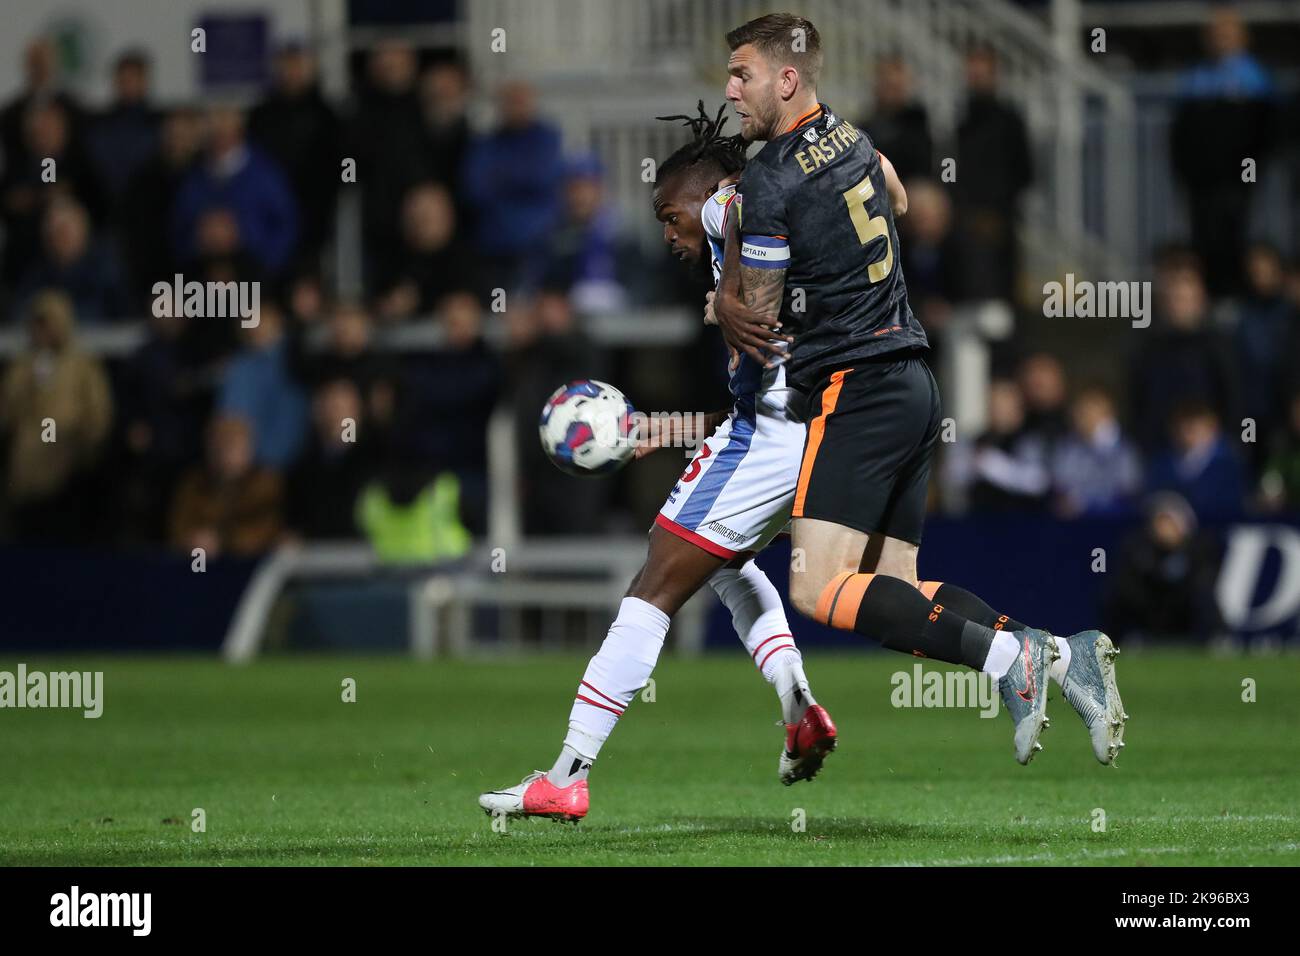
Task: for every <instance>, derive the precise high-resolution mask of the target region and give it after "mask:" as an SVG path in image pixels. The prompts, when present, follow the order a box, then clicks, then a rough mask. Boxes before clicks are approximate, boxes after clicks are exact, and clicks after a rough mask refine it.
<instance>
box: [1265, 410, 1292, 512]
mask: <svg viewBox="0 0 1300 956" xmlns="http://www.w3.org/2000/svg"><path fill="white" fill-rule="evenodd" d="M1259 501H1260V504H1261V506H1262V507H1264V508H1265V509H1266V510H1268V511H1287V512H1293V513H1295V512H1300V390H1298V391H1296V392H1294V393H1293V394H1292V395H1291V398H1290V400H1289V401H1288V402H1287V403H1286V427H1285V428H1283V429H1281V431H1280V433H1279V434H1278V436H1277V437H1276V438H1275V439H1274V441H1273V442H1272V447H1271V448H1270V452H1269V456H1268V460H1267V461H1266V462H1265V464H1264V473H1263V477H1262V478H1261V479H1260V483H1259Z"/></svg>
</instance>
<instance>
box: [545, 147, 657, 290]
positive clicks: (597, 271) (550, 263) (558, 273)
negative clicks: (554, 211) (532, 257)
mask: <svg viewBox="0 0 1300 956" xmlns="http://www.w3.org/2000/svg"><path fill="white" fill-rule="evenodd" d="M603 176H604V171H603V170H602V168H601V166H600V162H599V160H598V159H597V158H596V157H595V156H591V155H587V156H580V157H577V158H576V159H574V160H572V161H571V162H570V163H569V164H568V169H567V171H566V174H565V182H564V211H563V215H562V217H561V220H560V222H559V223H558V224H557V226H556V228H555V229H554V230H553V231H552V233H551V236H550V240H549V241H548V243H547V247H546V252H545V255H544V257H543V258H542V260H541V261H540V263H539V265H538V267H537V269H536V271H535V273H534V274H533V275H532V276H530V279H531V280H533V281H534V282H536V283H538V284H542V285H546V286H548V287H551V288H562V289H567V290H568V291H569V295H570V297H572V299H573V307H574V308H575V309H576V310H577V311H578V312H586V313H591V312H612V311H615V310H617V309H619V308H621V307H622V306H623V304H624V303H625V302H626V301H627V288H626V286H627V284H628V283H627V282H626V281H625V277H626V276H628V275H629V273H630V272H631V269H630V263H631V262H632V261H634V259H635V254H634V252H633V250H632V249H630V247H629V244H628V243H627V242H625V241H624V240H623V238H622V236H621V235H620V233H619V228H618V216H617V213H616V211H615V209H614V207H613V206H612V205H611V204H610V203H608V202H607V201H606V199H605V191H604V184H603V182H602V180H603Z"/></svg>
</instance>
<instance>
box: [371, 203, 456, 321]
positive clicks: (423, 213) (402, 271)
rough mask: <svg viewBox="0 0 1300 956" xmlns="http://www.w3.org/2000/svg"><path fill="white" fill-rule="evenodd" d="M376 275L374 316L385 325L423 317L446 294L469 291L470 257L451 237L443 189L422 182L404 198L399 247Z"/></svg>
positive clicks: (450, 209)
mask: <svg viewBox="0 0 1300 956" xmlns="http://www.w3.org/2000/svg"><path fill="white" fill-rule="evenodd" d="M380 275H382V278H381V279H380V280H379V282H378V287H379V288H380V289H381V290H382V292H381V294H380V296H379V298H378V300H377V301H376V312H377V314H378V315H379V316H380V317H381V318H383V319H389V320H394V319H403V318H407V317H409V316H412V315H417V314H428V313H429V312H431V311H432V310H433V307H434V304H435V303H437V302H438V301H439V300H441V299H442V297H443V296H445V295H447V294H448V293H450V292H453V291H456V290H459V289H465V288H471V287H474V285H475V263H474V258H473V256H472V255H471V254H470V252H469V250H468V249H467V248H466V247H465V245H464V243H462V242H460V241H459V240H458V239H457V238H456V208H455V205H454V204H453V202H452V198H451V194H450V193H448V192H447V190H446V188H445V187H443V186H441V185H439V184H437V183H433V182H425V183H421V184H420V185H418V186H415V187H413V188H412V189H411V190H410V191H409V192H408V193H407V194H406V196H405V197H404V198H403V200H402V244H401V247H400V249H399V250H398V251H396V253H395V254H394V256H393V259H392V262H391V264H390V265H389V266H388V267H387V268H385V269H383V270H382V272H381V273H380Z"/></svg>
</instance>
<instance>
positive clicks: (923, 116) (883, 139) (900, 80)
mask: <svg viewBox="0 0 1300 956" xmlns="http://www.w3.org/2000/svg"><path fill="white" fill-rule="evenodd" d="M875 96H876V100H875V111H874V112H873V113H872V114H871V117H870V118H869V119H865V120H863V121H862V128H863V129H864V130H866V131H867V135H869V136H870V137H871V141H872V142H873V143H875V144H876V148H877V149H879V150H880V151H881V152H882V153H884V154H885V155H886V156H888V157H889V161H890V162H891V163H893V164H894V169H895V170H896V171H897V172H898V176H899V178H900V179H902V180H903V182H904V183H907V184H908V186H909V190H910V185H911V184H910V183H908V180H910V179H912V178H913V177H917V176H932V175H934V174H935V172H936V170H935V168H934V160H933V152H934V144H933V141H932V139H931V136H930V115H929V113H927V112H926V109H925V106H923V105H922V104H921V102H920V101H919V100H917V98H916V96H915V95H914V93H913V90H912V71H911V69H910V68H909V67H908V65H907V62H906V61H905V60H904V59H903V58H902V57H899V56H886V57H882V58H881V59H879V60H877V61H876V88H875ZM909 278H910V277H909Z"/></svg>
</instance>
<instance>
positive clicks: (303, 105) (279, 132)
mask: <svg viewBox="0 0 1300 956" xmlns="http://www.w3.org/2000/svg"><path fill="white" fill-rule="evenodd" d="M273 76H274V78H273V81H272V85H271V89H270V90H269V91H267V94H266V96H265V97H264V98H263V99H262V101H261V102H260V103H258V104H257V106H255V107H254V108H253V110H252V112H251V113H250V114H249V117H248V131H249V136H250V137H251V138H252V140H253V141H254V142H255V143H257V144H258V145H259V146H261V147H262V149H264V150H266V152H267V154H268V155H269V156H270V157H271V158H272V159H273V160H275V162H276V163H277V164H278V165H279V167H280V169H281V170H283V171H284V174H285V175H286V176H287V177H288V178H289V182H290V184H291V185H292V187H293V191H294V196H295V198H296V200H297V207H298V214H299V223H300V236H301V239H300V246H299V249H298V253H297V255H298V258H299V259H300V260H301V261H303V262H307V263H309V262H311V260H312V259H314V258H315V257H316V256H318V255H319V254H320V251H321V249H322V248H323V247H324V245H325V243H326V241H327V240H328V238H329V233H330V229H331V227H332V225H333V223H334V207H335V195H336V193H337V191H338V188H339V183H340V181H341V180H340V172H341V166H340V161H341V158H342V153H343V150H342V137H343V130H342V125H341V123H340V121H339V118H338V116H337V114H336V113H335V111H334V108H333V107H332V106H330V104H329V103H327V102H326V101H325V97H324V96H323V95H322V94H321V91H320V86H319V85H318V83H317V81H316V58H315V57H314V56H313V55H312V54H311V52H310V51H309V50H307V49H306V47H304V46H303V45H302V44H301V43H296V42H295V43H287V44H285V45H284V46H283V47H281V48H280V50H279V51H278V52H277V53H276V55H275V63H274V74H273Z"/></svg>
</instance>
